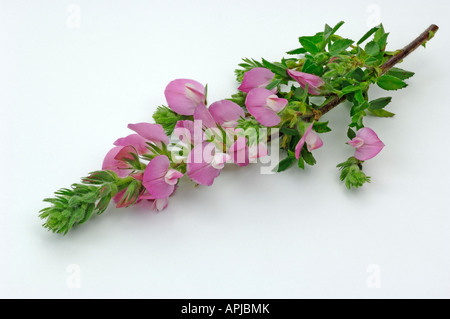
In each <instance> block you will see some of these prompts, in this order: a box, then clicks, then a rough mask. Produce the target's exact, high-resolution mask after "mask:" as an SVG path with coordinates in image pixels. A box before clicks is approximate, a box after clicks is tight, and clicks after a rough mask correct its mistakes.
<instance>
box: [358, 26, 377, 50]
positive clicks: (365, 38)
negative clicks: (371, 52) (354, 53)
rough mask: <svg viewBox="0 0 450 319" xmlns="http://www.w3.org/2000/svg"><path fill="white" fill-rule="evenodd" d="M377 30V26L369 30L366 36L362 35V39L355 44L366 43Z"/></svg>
mask: <svg viewBox="0 0 450 319" xmlns="http://www.w3.org/2000/svg"><path fill="white" fill-rule="evenodd" d="M379 28H380V27H379V26H376V27H373V28H372V29H370V30H369V31H368V32H367V33H366V34H364V35H363V37H362V38H361V39H360V40H359V41H358V42H357V44H358V45H360V44H361V43H363V42H364V41H366V40H367V39H368V38H369V37H370V36H371V35H372V34H374V33H375V32H377V31H378V29H379Z"/></svg>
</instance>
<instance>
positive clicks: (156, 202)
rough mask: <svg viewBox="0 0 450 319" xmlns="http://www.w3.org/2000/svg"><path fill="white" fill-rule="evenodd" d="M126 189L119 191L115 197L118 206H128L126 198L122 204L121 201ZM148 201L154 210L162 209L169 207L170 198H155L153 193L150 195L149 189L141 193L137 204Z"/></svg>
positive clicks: (143, 203) (142, 204)
mask: <svg viewBox="0 0 450 319" xmlns="http://www.w3.org/2000/svg"><path fill="white" fill-rule="evenodd" d="M125 192H126V189H124V190H122V191H120V192H118V193H117V194H116V195H115V196H114V197H113V201H114V202H115V203H116V207H117V208H121V207H126V206H127V205H128V204H127V201H126V200H125V201H124V203H123V204H120V202H121V201H122V199H123V196H124V195H125ZM146 203H148V204H150V209H151V210H154V211H158V212H160V211H162V210H164V209H166V208H167V206H168V205H169V199H168V198H167V197H166V198H154V197H153V196H152V195H150V194H149V193H148V192H147V191H146V192H144V193H143V194H141V195H139V198H138V200H137V201H136V203H135V205H138V204H139V205H141V206H144V205H145V204H146Z"/></svg>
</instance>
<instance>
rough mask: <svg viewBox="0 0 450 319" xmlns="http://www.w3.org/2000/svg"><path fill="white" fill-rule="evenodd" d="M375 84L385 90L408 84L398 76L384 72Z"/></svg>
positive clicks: (397, 88) (403, 86) (400, 87)
mask: <svg viewBox="0 0 450 319" xmlns="http://www.w3.org/2000/svg"><path fill="white" fill-rule="evenodd" d="M377 84H378V86H379V87H380V88H382V89H384V90H387V91H393V90H400V89H403V88H405V87H407V86H408V84H406V83H405V82H403V81H402V80H400V79H399V78H396V77H395V76H392V75H386V74H385V75H383V76H381V77H380V78H379V79H378V81H377Z"/></svg>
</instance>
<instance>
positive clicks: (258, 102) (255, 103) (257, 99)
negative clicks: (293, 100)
mask: <svg viewBox="0 0 450 319" xmlns="http://www.w3.org/2000/svg"><path fill="white" fill-rule="evenodd" d="M287 103H288V101H287V100H286V99H282V98H279V97H278V96H277V95H276V94H273V92H272V91H269V90H266V89H263V88H256V89H253V90H251V91H250V92H249V93H248V95H247V98H246V100H245V105H246V106H247V110H248V111H249V112H250V114H251V115H253V116H254V117H255V119H256V120H257V121H258V122H259V123H261V124H262V125H264V126H268V127H272V126H275V125H278V124H279V123H280V121H281V119H280V117H279V116H278V115H277V113H279V112H281V111H282V110H283V109H284V107H285V106H286V105H287Z"/></svg>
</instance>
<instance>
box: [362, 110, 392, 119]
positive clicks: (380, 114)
mask: <svg viewBox="0 0 450 319" xmlns="http://www.w3.org/2000/svg"><path fill="white" fill-rule="evenodd" d="M368 111H369V112H370V113H371V114H372V115H374V116H378V117H393V116H394V115H395V114H394V113H392V112H388V111H386V110H383V109H379V110H376V109H375V110H371V109H369V110H368Z"/></svg>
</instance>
